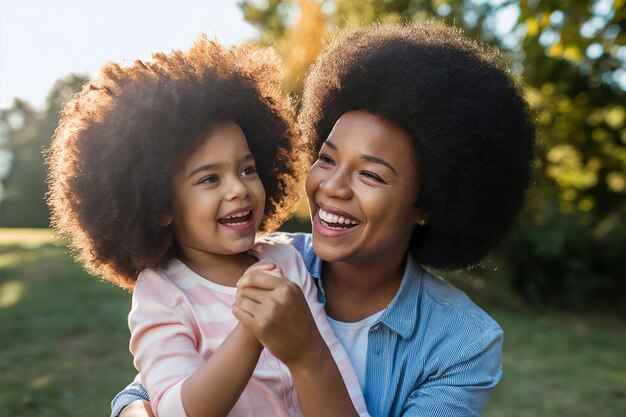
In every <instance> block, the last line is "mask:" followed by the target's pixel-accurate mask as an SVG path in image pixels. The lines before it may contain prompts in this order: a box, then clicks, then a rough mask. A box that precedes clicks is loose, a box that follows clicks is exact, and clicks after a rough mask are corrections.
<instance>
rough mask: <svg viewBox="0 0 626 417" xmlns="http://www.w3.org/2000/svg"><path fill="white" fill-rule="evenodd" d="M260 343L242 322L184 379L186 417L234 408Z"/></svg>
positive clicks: (219, 413)
mask: <svg viewBox="0 0 626 417" xmlns="http://www.w3.org/2000/svg"><path fill="white" fill-rule="evenodd" d="M262 350H263V346H262V345H261V344H260V343H259V342H258V341H257V340H256V339H254V337H253V336H252V335H250V334H249V333H247V331H246V330H245V329H243V327H242V326H241V325H237V327H235V330H233V332H232V333H231V334H230V335H229V336H228V337H227V338H226V339H225V340H224V342H223V343H222V344H221V346H220V347H219V348H218V349H217V350H216V351H215V352H214V353H213V354H212V355H211V357H209V359H207V361H206V362H205V363H204V365H203V366H202V367H201V368H200V369H198V370H197V371H196V372H194V373H193V374H192V375H191V376H190V377H189V378H187V379H186V380H185V382H183V385H182V389H181V396H182V400H183V406H184V408H185V412H186V413H187V416H188V417H211V416H224V415H226V414H228V412H229V411H230V410H231V409H232V408H233V406H234V405H235V403H236V402H237V400H238V399H239V396H240V395H241V393H242V392H243V390H244V388H245V387H246V385H247V384H248V381H249V380H250V377H251V376H252V373H253V371H254V368H255V367H256V364H257V362H258V360H259V356H260V354H261V351H262Z"/></svg>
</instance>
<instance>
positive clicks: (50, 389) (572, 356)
mask: <svg viewBox="0 0 626 417" xmlns="http://www.w3.org/2000/svg"><path fill="white" fill-rule="evenodd" d="M0 271H1V273H0V415H1V416H7V417H8V416H11V417H26V416H28V417H32V416H37V417H53V416H54V417H59V416H63V417H72V416H81V417H83V416H106V415H108V413H109V401H110V399H111V398H112V397H113V396H114V395H115V393H117V391H118V390H119V389H120V388H122V387H123V386H124V385H125V384H126V383H127V382H128V381H130V379H131V378H132V376H133V375H134V368H133V367H132V362H131V356H130V354H129V353H128V347H127V346H128V330H127V327H126V314H127V312H128V309H129V307H130V295H129V294H128V293H126V292H124V291H123V290H121V289H118V288H115V287H112V286H111V285H110V284H107V283H104V282H101V281H99V280H98V279H96V278H94V277H90V276H88V275H87V274H86V273H85V272H84V271H83V270H82V268H81V267H80V266H79V265H76V264H74V263H73V262H72V261H71V259H70V257H69V256H68V254H67V249H66V248H65V246H64V244H63V242H59V241H55V240H54V238H53V235H52V233H51V232H50V231H48V230H14V229H0ZM478 274H480V273H478ZM473 275H474V276H472V277H470V278H467V277H465V278H459V277H453V278H452V279H454V280H455V282H459V283H460V284H461V285H462V286H463V287H464V289H465V290H467V291H468V292H471V293H473V296H474V297H475V298H476V299H477V300H478V302H479V303H480V304H481V305H483V307H484V308H485V309H486V310H487V311H489V312H490V313H491V314H492V315H493V316H494V317H495V318H496V320H498V322H499V323H500V324H501V325H502V327H503V328H504V330H505V351H504V368H505V370H504V377H503V379H502V382H501V383H500V385H499V386H498V388H497V389H496V391H495V393H494V395H493V397H492V400H491V402H490V404H489V406H488V409H487V412H486V413H485V416H488V417H500V416H502V417H534V416H537V417H550V416H559V417H561V416H568V417H582V416H589V417H624V416H626V322H624V321H620V320H618V319H616V318H612V317H606V316H605V317H583V316H573V315H567V314H563V313H554V312H544V313H537V312H533V311H529V310H527V309H525V308H523V306H521V305H520V304H519V302H515V301H514V298H508V299H507V300H510V301H507V302H502V299H503V297H502V296H501V295H502V294H501V292H502V291H503V290H502V288H499V289H498V291H500V293H498V297H495V296H494V295H493V294H494V292H493V291H492V290H490V288H492V287H495V286H494V285H491V283H488V284H487V285H484V280H482V279H481V278H480V277H478V276H476V275H477V273H474V274H473Z"/></svg>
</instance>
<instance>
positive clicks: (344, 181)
mask: <svg viewBox="0 0 626 417" xmlns="http://www.w3.org/2000/svg"><path fill="white" fill-rule="evenodd" d="M319 188H320V190H321V191H322V192H324V193H325V194H326V195H327V196H328V197H335V198H341V199H344V200H347V199H349V198H351V197H352V188H351V187H350V173H348V172H344V171H343V170H341V169H337V168H336V169H334V170H332V171H330V172H329V173H328V177H326V178H324V179H323V180H322V182H321V183H320V186H319Z"/></svg>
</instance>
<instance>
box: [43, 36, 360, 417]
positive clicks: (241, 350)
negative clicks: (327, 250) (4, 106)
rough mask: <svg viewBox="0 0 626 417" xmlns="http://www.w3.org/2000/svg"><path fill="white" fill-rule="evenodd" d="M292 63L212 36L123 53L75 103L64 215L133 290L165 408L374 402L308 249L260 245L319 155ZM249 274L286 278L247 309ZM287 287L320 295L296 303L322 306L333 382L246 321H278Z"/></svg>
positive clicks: (206, 411)
mask: <svg viewBox="0 0 626 417" xmlns="http://www.w3.org/2000/svg"><path fill="white" fill-rule="evenodd" d="M280 74H281V72H280V69H279V65H278V63H277V60H276V57H275V56H274V55H273V54H272V53H271V52H269V51H267V50H261V49H258V48H254V47H251V46H239V47H233V48H231V49H222V48H221V47H220V46H218V45H217V44H216V43H214V42H210V41H208V40H207V39H206V38H201V39H200V40H199V41H198V42H196V44H194V46H193V47H192V48H191V49H190V50H189V51H188V52H186V53H183V52H173V53H171V54H169V55H165V54H155V55H154V61H152V62H149V63H144V62H140V61H137V62H135V63H134V65H133V66H131V67H121V66H119V65H117V64H108V65H107V66H105V67H104V69H103V70H102V75H101V77H100V78H99V79H97V80H95V81H93V82H90V83H88V84H87V85H86V86H85V87H84V88H83V90H82V91H81V92H80V93H78V94H77V95H76V96H75V97H74V98H73V99H72V100H71V101H70V102H69V103H68V104H67V105H66V106H65V108H64V111H63V114H62V117H61V122H60V125H59V128H58V130H57V132H56V134H55V138H54V140H53V143H52V147H51V149H50V153H49V156H48V163H49V165H50V176H49V183H50V193H49V195H48V200H49V203H50V205H51V208H52V213H53V218H52V219H53V224H54V226H55V227H56V228H57V229H58V230H59V231H61V232H63V233H66V234H68V235H69V236H70V237H71V243H72V247H73V248H74V249H75V251H76V253H77V254H78V256H79V258H80V259H81V260H82V261H83V262H84V263H85V265H86V266H87V267H88V268H89V270H90V271H92V272H93V273H95V274H98V275H102V276H103V277H104V278H105V279H107V280H110V281H112V282H114V283H116V284H118V285H120V286H122V287H126V288H134V294H133V306H132V310H131V313H130V315H129V325H130V330H131V341H130V349H131V351H132V353H133V355H134V358H135V366H136V367H137V369H138V370H139V371H140V372H141V375H142V381H143V383H144V384H145V385H146V387H147V389H148V392H149V393H150V397H151V398H152V400H153V401H152V408H153V411H154V413H155V414H156V415H157V416H163V417H165V416H190V417H194V416H203V417H204V416H212V415H220V416H221V415H226V414H228V415H233V416H235V415H236V416H250V415H259V416H266V415H268V416H269V415H272V416H296V415H301V414H304V415H326V416H329V415H338V416H339V415H341V416H346V415H356V414H357V413H358V415H367V410H366V408H365V404H364V400H363V397H362V393H361V391H360V388H359V386H358V381H357V379H356V375H355V374H354V370H353V369H352V368H351V365H350V362H349V360H348V358H347V355H346V353H345V351H344V350H343V348H342V347H341V345H340V344H339V342H338V341H337V339H336V337H335V336H334V334H333V332H332V330H331V328H330V327H329V324H328V322H327V321H326V319H325V314H324V310H323V307H322V305H321V304H320V303H319V302H318V301H317V291H316V287H315V285H314V284H313V282H312V279H311V277H310V275H308V273H307V271H306V268H305V267H304V265H303V263H302V259H301V258H300V257H299V255H298V253H297V251H296V250H295V249H294V248H293V247H291V246H288V245H282V244H278V243H275V242H271V241H269V240H266V242H264V243H258V244H256V245H255V234H256V231H257V230H261V231H268V230H272V229H273V228H274V227H276V225H278V224H279V223H280V222H281V221H282V220H284V219H285V217H286V216H287V215H288V214H289V213H290V209H291V208H292V207H293V205H294V203H295V202H296V201H297V193H296V192H295V189H294V184H296V183H297V182H298V179H299V178H300V175H301V173H302V168H303V166H304V160H303V159H302V158H300V157H298V155H299V152H298V151H299V150H300V149H301V144H300V143H299V142H298V140H299V138H298V136H297V135H296V134H295V131H294V129H293V112H292V108H291V106H290V103H289V101H288V99H287V98H285V97H284V96H283V95H282V94H281V89H280V82H281V75H280ZM247 274H254V275H255V276H271V277H273V278H280V280H279V282H278V284H277V285H275V286H273V287H272V288H267V287H265V288H259V289H257V290H256V291H257V292H258V293H259V294H261V295H262V297H260V298H258V302H256V303H255V304H258V305H255V306H254V308H253V309H252V310H250V309H249V308H246V311H245V312H243V311H237V308H236V307H235V308H234V307H233V306H234V305H235V302H236V295H237V288H236V285H237V282H238V281H239V280H240V278H241V277H242V276H244V277H245V276H246V275H247ZM285 278H286V279H285ZM285 292H289V293H290V294H291V296H292V297H293V294H294V293H295V294H297V296H298V297H299V298H300V299H301V300H302V301H303V305H306V302H308V303H309V306H310V309H309V308H298V310H297V314H299V315H303V314H304V315H309V316H311V314H312V316H313V317H314V325H313V326H310V327H309V328H307V329H306V330H307V331H308V332H310V333H312V334H316V332H319V334H321V336H322V337H323V340H324V341H325V342H326V343H327V345H328V347H324V349H329V350H330V352H331V354H332V357H333V358H334V360H335V361H336V365H335V363H332V364H323V365H321V366H320V367H319V368H320V371H319V372H324V373H325V375H324V380H325V381H328V380H329V378H330V380H331V381H333V383H332V384H330V385H325V386H321V387H320V386H317V385H313V386H312V385H311V384H310V383H309V381H308V380H307V379H306V378H305V376H302V375H299V374H292V372H290V369H288V368H289V366H290V365H291V364H289V363H285V362H281V361H279V360H278V359H276V358H275V357H274V356H273V355H272V354H271V353H270V352H268V351H267V350H264V349H263V345H262V344H261V343H260V342H259V340H258V339H257V338H256V337H255V336H254V335H253V333H252V332H251V331H249V330H247V329H246V327H244V326H242V325H240V324H238V320H237V318H239V317H241V318H242V319H244V320H246V321H247V322H248V323H249V324H251V323H256V324H257V325H258V326H261V327H262V326H264V322H263V321H264V318H265V317H266V315H265V313H264V311H265V310H270V311H271V307H272V305H273V304H274V303H280V302H281V297H282V294H283V293H285ZM305 299H306V302H304V300H305ZM250 311H255V313H253V314H251V313H250ZM233 312H234V313H235V314H236V315H237V318H236V317H235V315H234V314H233ZM298 320H299V321H305V320H302V319H298ZM308 321H309V322H311V320H308ZM318 329H319V330H318ZM317 339H320V338H319V336H318V337H317ZM294 361H295V360H294ZM342 377H343V378H342ZM344 381H345V385H344ZM313 398H326V400H325V401H323V402H320V401H313V400H312V399H313Z"/></svg>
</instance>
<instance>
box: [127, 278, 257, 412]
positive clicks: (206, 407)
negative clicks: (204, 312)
mask: <svg viewBox="0 0 626 417" xmlns="http://www.w3.org/2000/svg"><path fill="white" fill-rule="evenodd" d="M182 299H183V297H182V294H181V292H180V290H179V289H178V288H177V287H176V286H175V285H173V284H172V283H171V282H170V281H169V280H167V279H166V278H165V277H163V276H161V275H159V274H156V273H153V272H152V273H149V274H146V275H145V276H140V278H139V280H138V281H137V285H136V287H135V291H134V294H133V309H132V311H131V313H130V315H129V324H130V328H131V343H130V348H131V352H132V353H133V355H134V357H135V366H136V367H137V369H139V371H140V372H141V375H142V380H143V382H144V384H145V385H146V388H147V389H148V392H149V394H150V399H151V400H152V409H153V411H154V414H155V415H157V416H160V417H168V416H173V417H180V416H188V417H207V416H214V415H215V416H218V415H219V416H223V415H226V414H227V413H228V412H229V411H230V409H231V408H232V407H233V406H234V404H235V403H236V402H237V400H238V398H239V396H240V395H241V392H242V391H243V389H244V388H245V386H246V384H247V383H248V380H249V379H250V376H251V374H252V372H253V371H254V368H255V366H256V363H257V361H258V358H259V356H260V353H261V351H262V345H261V344H260V343H259V342H258V341H257V340H256V339H255V338H254V337H253V336H252V334H251V333H249V332H248V331H247V330H246V329H245V328H244V327H242V326H241V325H238V326H237V327H236V328H235V329H234V330H233V332H232V333H231V334H230V335H229V336H228V337H227V338H226V339H225V340H224V341H223V342H222V344H221V345H220V347H219V348H217V349H216V350H215V352H213V353H212V355H211V356H210V357H209V358H208V359H207V360H205V359H204V358H203V357H202V355H201V354H200V353H199V352H198V347H197V344H198V343H199V341H197V340H196V337H197V335H196V334H194V331H193V327H192V326H191V325H190V317H191V315H192V314H191V312H190V311H189V308H190V307H189V306H188V305H186V304H185V303H184V302H182V303H181V302H180V300H182Z"/></svg>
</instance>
